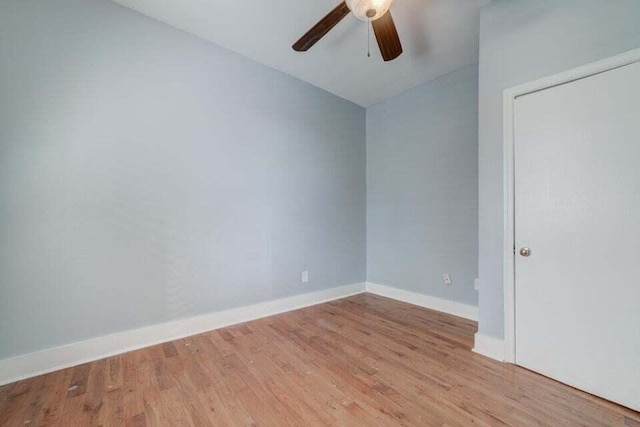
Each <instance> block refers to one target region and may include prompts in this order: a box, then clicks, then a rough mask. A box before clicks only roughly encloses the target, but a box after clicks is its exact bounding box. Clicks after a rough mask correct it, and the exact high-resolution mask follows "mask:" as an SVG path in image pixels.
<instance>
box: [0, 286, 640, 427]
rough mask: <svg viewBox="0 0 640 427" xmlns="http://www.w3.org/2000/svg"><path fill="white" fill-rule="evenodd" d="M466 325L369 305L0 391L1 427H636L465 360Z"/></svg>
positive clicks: (579, 399)
mask: <svg viewBox="0 0 640 427" xmlns="http://www.w3.org/2000/svg"><path fill="white" fill-rule="evenodd" d="M476 329H477V324H476V323H475V322H473V321H469V320H466V319H461V318H458V317H455V316H450V315H447V314H444V313H439V312H436V311H433V310H428V309H425V308H421V307H417V306H413V305H410V304H405V303H402V302H398V301H394V300H391V299H387V298H383V297H378V296H374V295H370V294H362V295H356V296H353V297H349V298H345V299H342V300H337V301H332V302H329V303H325V304H320V305H317V306H312V307H307V308H304V309H301V310H296V311H292V312H288V313H284V314H280V315H277V316H271V317H267V318H264V319H259V320H256V321H253V322H249V323H245V324H241V325H235V326H231V327H228V328H223V329H219V330H217V331H211V332H207V333H204V334H199V335H196V336H192V337H188V338H184V339H180V340H175V341H172V342H169V343H164V344H161V345H157V346H152V347H148V348H144V349H141V350H137V351H133V352H130V353H126V354H122V355H118V356H113V357H109V358H107V359H103V360H99V361H95V362H91V363H87V364H83V365H80V366H76V367H73V368H69V369H65V370H61V371H58V372H53V373H50V374H46V375H43V376H40V377H35V378H30V379H27V380H23V381H19V382H17V383H14V384H8V385H5V386H2V387H0V425H1V426H3V427H4V426H24V425H29V426H76V425H78V426H144V427H146V426H168V425H185V426H278V427H279V426H300V425H304V426H310V427H311V426H468V425H476V426H500V425H502V426H540V425H542V426H558V425H562V426H625V427H638V426H640V414H639V413H637V412H634V411H632V410H630V409H628V408H624V407H622V406H619V405H616V404H614V403H611V402H607V401H605V400H602V399H599V398H597V397H595V396H592V395H590V394H587V393H584V392H582V391H579V390H576V389H573V388H571V387H569V386H566V385H563V384H560V383H558V382H555V381H553V380H551V379H549V378H545V377H543V376H541V375H538V374H536V373H534V372H531V371H528V370H526V369H522V368H519V367H517V366H514V365H509V364H503V363H498V362H496V361H493V360H491V359H488V358H486V357H483V356H480V355H478V354H476V353H473V352H472V351H471V348H472V346H473V336H474V333H475V332H476Z"/></svg>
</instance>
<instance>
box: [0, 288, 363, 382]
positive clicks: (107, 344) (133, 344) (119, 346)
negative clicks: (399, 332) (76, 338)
mask: <svg viewBox="0 0 640 427" xmlns="http://www.w3.org/2000/svg"><path fill="white" fill-rule="evenodd" d="M365 290H366V285H365V283H355V284H352V285H346V286H340V287H337V288H332V289H326V290H322V291H318V292H311V293H307V294H302V295H296V296H292V297H288V298H282V299H278V300H274V301H267V302H262V303H258V304H253V305H248V306H244V307H239V308H233V309H230V310H224V311H219V312H215V313H208V314H204V315H201V316H196V317H190V318H186V319H179V320H174V321H171V322H166V323H161V324H157V325H152V326H147V327H144V328H140V329H133V330H130V331H124V332H118V333H115V334H111V335H106V336H103V337H99V338H93V339H90V340H86V341H80V342H75V343H71V344H66V345H63V346H60V347H54V348H50V349H47V350H42V351H38V352H35V353H29V354H25V355H21V356H17V357H13V358H11V359H4V360H0V385H3V384H8V383H12V382H15V381H19V380H22V379H25V378H29V377H34V376H36V375H41V374H45V373H48V372H53V371H57V370H59V369H64V368H68V367H71V366H76V365H80V364H82V363H87V362H91V361H93V360H98V359H103V358H105V357H109V356H113V355H116V354H121V353H126V352H128V351H132V350H137V349H140V348H144V347H148V346H151V345H156V344H160V343H163V342H167V341H172V340H175V339H178V338H184V337H187V336H190V335H195V334H199V333H202V332H207V331H211V330H214V329H218V328H223V327H225V326H230V325H234V324H237V323H243V322H248V321H250V320H255V319H259V318H262V317H267V316H272V315H274V314H278V313H284V312H287V311H292V310H297V309H299V308H303V307H308V306H311V305H316V304H320V303H323V302H327V301H333V300H336V299H340V298H345V297H348V296H351V295H355V294H360V293H363V292H365Z"/></svg>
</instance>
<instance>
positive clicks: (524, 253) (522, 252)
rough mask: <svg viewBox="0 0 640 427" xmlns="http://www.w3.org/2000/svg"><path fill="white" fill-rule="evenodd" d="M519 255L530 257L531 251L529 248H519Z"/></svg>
mask: <svg viewBox="0 0 640 427" xmlns="http://www.w3.org/2000/svg"><path fill="white" fill-rule="evenodd" d="M520 255H522V256H529V255H531V249H529V248H520Z"/></svg>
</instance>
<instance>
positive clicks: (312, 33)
mask: <svg viewBox="0 0 640 427" xmlns="http://www.w3.org/2000/svg"><path fill="white" fill-rule="evenodd" d="M349 12H350V10H349V8H348V7H347V4H346V3H345V2H342V3H340V4H339V5H338V6H336V8H335V9H333V10H332V11H331V12H329V13H328V14H327V16H325V17H324V18H322V19H321V20H320V22H318V23H317V24H316V25H314V26H313V27H312V28H311V29H310V30H309V31H307V33H306V34H305V35H304V36H302V37H300V40H298V41H297V42H295V43H294V44H293V46H292V47H293V50H296V51H298V52H304V51H306V50H309V48H311V46H313V45H314V44H316V43H317V42H318V40H320V39H321V38H322V37H324V35H325V34H327V33H328V32H329V30H331V29H332V28H333V27H335V26H336V24H338V22H340V21H342V19H343V18H344V17H345V16H347V15H348V14H349Z"/></svg>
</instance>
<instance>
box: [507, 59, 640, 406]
mask: <svg viewBox="0 0 640 427" xmlns="http://www.w3.org/2000/svg"><path fill="white" fill-rule="evenodd" d="M514 126H515V147H514V156H515V159H514V160H515V163H514V164H515V183H514V184H515V244H516V247H515V248H516V263H515V268H516V270H515V331H516V334H515V339H516V343H515V350H516V355H515V357H516V363H517V364H518V365H521V366H524V367H526V368H529V369H531V370H534V371H537V372H539V373H541V374H543V375H546V376H549V377H551V378H555V379H557V380H559V381H561V382H564V383H567V384H569V385H572V386H574V387H576V388H579V389H582V390H585V391H587V392H590V393H592V394H595V395H598V396H601V397H604V398H606V399H609V400H612V401H615V402H618V403H620V404H622V405H625V406H627V407H630V408H633V409H636V410H640V63H634V64H631V65H627V66H625V67H621V68H617V69H614V70H610V71H607V72H604V73H601V74H597V75H594V76H591V77H588V78H584V79H581V80H577V81H574V82H571V83H567V84H563V85H560V86H556V87H553V88H549V89H546V90H542V91H539V92H535V93H531V94H528V95H524V96H522V97H519V98H517V99H516V101H515V122H514ZM521 248H529V249H530V253H529V254H526V251H523V254H524V256H523V255H521V254H520V251H521ZM526 255H528V256H526Z"/></svg>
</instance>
